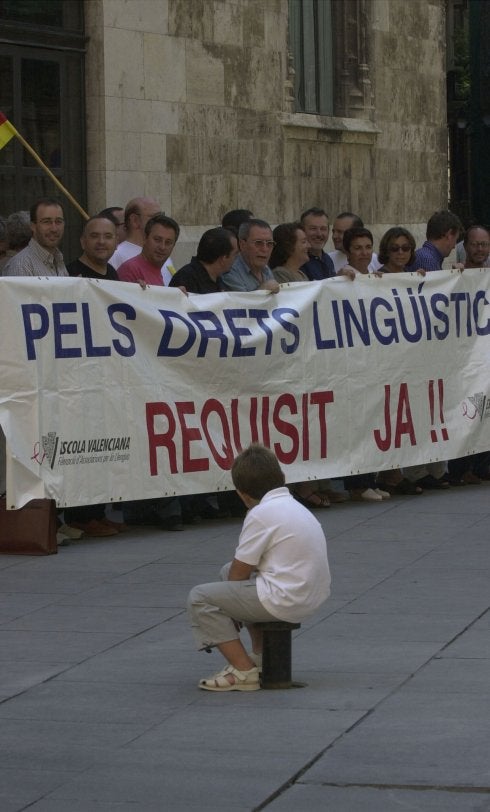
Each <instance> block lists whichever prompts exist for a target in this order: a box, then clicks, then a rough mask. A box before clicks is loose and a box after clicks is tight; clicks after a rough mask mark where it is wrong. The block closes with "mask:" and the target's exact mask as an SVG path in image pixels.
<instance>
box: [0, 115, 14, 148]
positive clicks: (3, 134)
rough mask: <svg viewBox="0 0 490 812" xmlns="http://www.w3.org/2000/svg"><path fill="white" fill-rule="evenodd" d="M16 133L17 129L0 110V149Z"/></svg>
mask: <svg viewBox="0 0 490 812" xmlns="http://www.w3.org/2000/svg"><path fill="white" fill-rule="evenodd" d="M16 134H17V130H16V129H15V127H14V126H13V125H12V124H11V123H10V121H9V120H8V118H5V116H4V114H3V113H2V111H1V110H0V149H3V148H4V146H5V145H6V144H8V142H9V141H10V139H11V138H13V137H14V135H16Z"/></svg>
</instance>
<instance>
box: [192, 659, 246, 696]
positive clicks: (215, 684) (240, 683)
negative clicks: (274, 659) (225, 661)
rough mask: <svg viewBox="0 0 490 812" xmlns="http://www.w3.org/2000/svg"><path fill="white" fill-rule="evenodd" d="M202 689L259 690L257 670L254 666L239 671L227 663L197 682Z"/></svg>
mask: <svg viewBox="0 0 490 812" xmlns="http://www.w3.org/2000/svg"><path fill="white" fill-rule="evenodd" d="M199 688H202V689H203V690H204V691H258V690H260V680H259V670H258V668H257V667H256V666H254V667H253V668H251V669H250V670H249V671H239V670H238V668H234V667H233V666H232V665H227V666H226V668H223V670H222V671H218V673H217V674H213V676H212V677H206V678H205V679H202V680H201V681H200V682H199Z"/></svg>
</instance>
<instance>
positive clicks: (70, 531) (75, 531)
mask: <svg viewBox="0 0 490 812" xmlns="http://www.w3.org/2000/svg"><path fill="white" fill-rule="evenodd" d="M83 532H84V531H83V530H80V528H79V527H74V526H73V525H70V524H60V526H59V527H58V533H61V535H62V536H65V538H69V539H75V540H76V541H78V539H81V538H82V536H83Z"/></svg>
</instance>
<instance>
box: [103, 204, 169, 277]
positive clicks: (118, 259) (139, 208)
mask: <svg viewBox="0 0 490 812" xmlns="http://www.w3.org/2000/svg"><path fill="white" fill-rule="evenodd" d="M161 210H162V207H161V205H160V203H158V201H156V200H154V199H153V198H152V197H133V199H132V200H130V201H129V203H128V204H127V206H126V208H125V209H124V225H125V227H126V239H125V240H123V241H122V242H121V243H119V245H118V246H117V248H116V250H115V251H114V253H113V255H112V257H111V259H110V260H109V262H110V264H111V265H112V266H113V267H114V268H115V269H116V271H117V269H118V268H119V266H120V265H122V264H123V262H126V261H127V260H128V259H132V258H133V257H136V256H138V254H141V249H142V247H143V243H144V241H145V226H146V224H147V222H148V220H149V219H150V217H154V216H155V214H158V213H159V212H160V211H161Z"/></svg>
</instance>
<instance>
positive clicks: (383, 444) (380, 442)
mask: <svg viewBox="0 0 490 812" xmlns="http://www.w3.org/2000/svg"><path fill="white" fill-rule="evenodd" d="M390 390H391V387H390V385H389V383H387V384H385V409H384V416H385V431H386V434H385V437H384V438H383V437H381V432H380V430H379V429H375V430H374V442H375V443H376V445H377V446H378V448H379V450H380V451H388V449H389V447H390V445H391V418H390Z"/></svg>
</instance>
